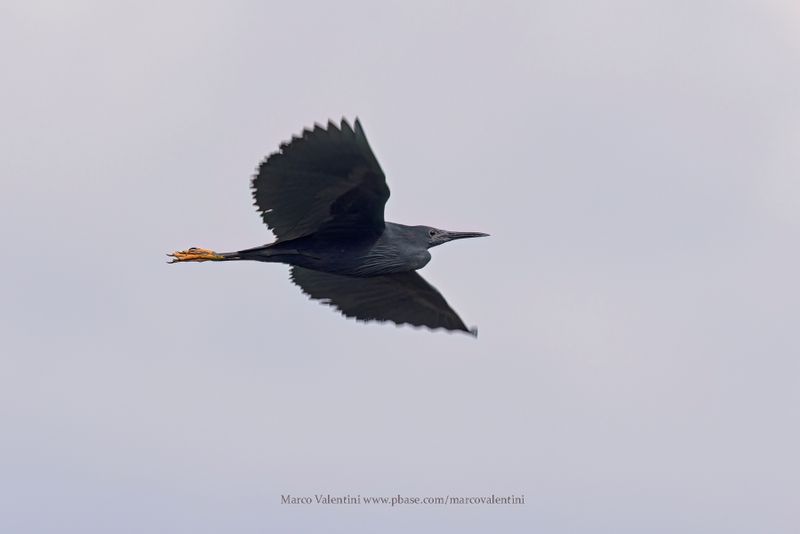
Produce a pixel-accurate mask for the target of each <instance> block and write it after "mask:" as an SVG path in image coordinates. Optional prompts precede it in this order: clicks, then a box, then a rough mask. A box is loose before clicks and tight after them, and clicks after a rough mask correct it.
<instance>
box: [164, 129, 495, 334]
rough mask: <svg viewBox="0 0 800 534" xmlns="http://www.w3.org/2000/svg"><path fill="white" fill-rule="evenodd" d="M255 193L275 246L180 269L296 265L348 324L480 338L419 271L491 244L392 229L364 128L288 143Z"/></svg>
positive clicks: (199, 252)
mask: <svg viewBox="0 0 800 534" xmlns="http://www.w3.org/2000/svg"><path fill="white" fill-rule="evenodd" d="M252 187H253V198H254V199H255V205H256V206H257V207H258V209H259V211H260V212H261V216H262V217H263V219H264V222H265V223H266V224H267V226H269V228H270V229H271V230H272V231H273V233H274V234H275V237H276V240H275V242H273V243H270V244H268V245H264V246H260V247H255V248H251V249H247V250H241V251H238V252H226V253H219V254H218V253H216V252H213V251H210V250H206V249H198V248H191V249H189V250H186V251H181V252H175V253H174V254H171V256H172V257H173V258H174V260H173V262H184V261H231V260H255V261H263V262H277V263H286V264H289V265H291V266H292V281H293V282H294V283H295V284H297V285H298V286H300V288H301V289H302V290H303V292H305V293H306V294H307V295H309V296H310V297H311V298H313V299H318V300H321V301H322V302H324V303H326V304H330V305H331V306H334V307H335V308H337V309H338V310H339V311H341V312H342V313H343V314H344V315H346V316H347V317H354V318H356V319H358V320H362V321H372V320H375V321H392V322H395V323H397V324H402V323H408V324H411V325H416V326H427V327H429V328H445V329H448V330H462V331H464V332H470V333H472V334H476V333H477V331H476V330H475V329H471V330H470V329H468V328H467V327H466V326H465V325H464V322H463V321H462V320H461V319H460V318H459V317H458V315H457V314H456V313H455V311H453V309H452V308H450V306H449V305H448V304H447V302H446V301H445V300H444V298H443V297H442V295H441V294H440V293H439V292H438V291H436V289H434V288H433V287H432V286H431V285H430V284H428V283H427V282H426V281H425V280H424V279H423V278H422V277H421V276H420V275H419V274H417V273H416V272H414V271H416V270H417V269H420V268H422V267H424V266H425V265H426V264H427V263H428V262H429V261H430V259H431V255H430V253H429V252H428V249H429V248H431V247H434V246H437V245H440V244H442V243H446V242H448V241H452V240H454V239H460V238H466V237H480V236H485V235H486V234H482V233H477V232H448V231H446V230H439V229H437V228H432V227H430V226H406V225H402V224H396V223H390V222H385V221H384V219H383V209H384V205H385V204H386V201H387V200H388V198H389V188H388V187H387V185H386V177H385V176H384V174H383V171H382V170H381V167H380V165H379V164H378V161H377V160H376V159H375V156H374V155H373V154H372V150H371V149H370V147H369V143H368V142H367V138H366V136H365V135H364V130H363V129H362V128H361V123H360V122H359V121H358V119H356V121H355V124H354V127H352V128H351V127H350V125H349V124H348V123H347V121H345V120H342V123H341V126H339V127H337V126H336V125H335V124H333V123H332V122H329V123H328V127H327V129H326V128H323V127H322V126H319V125H317V126H315V127H314V129H313V130H305V131H304V132H303V134H302V135H301V136H300V137H293V138H292V140H291V141H289V142H288V143H283V144H282V145H281V146H280V151H279V152H276V153H274V154H272V155H271V156H269V157H268V158H266V159H265V160H264V161H263V162H262V163H261V165H260V166H259V168H258V173H257V174H256V176H255V177H254V178H253V182H252Z"/></svg>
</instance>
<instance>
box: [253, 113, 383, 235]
mask: <svg viewBox="0 0 800 534" xmlns="http://www.w3.org/2000/svg"><path fill="white" fill-rule="evenodd" d="M354 126H355V127H354V128H353V127H351V126H350V124H348V123H347V121H345V120H342V122H341V125H340V126H337V125H336V124H334V123H333V122H329V123H328V126H327V128H325V127H323V126H320V125H319V124H317V125H315V126H314V128H313V129H311V130H309V129H305V130H303V133H302V134H301V135H300V136H299V137H298V136H294V137H292V139H291V141H289V142H286V143H283V144H281V145H280V150H279V151H278V152H276V153H274V154H272V155H270V156H269V157H267V158H266V159H265V160H264V161H263V162H262V163H261V164H260V165H259V168H258V172H257V174H256V175H255V176H254V177H253V181H252V189H253V199H254V200H255V205H256V206H257V207H258V210H259V211H260V212H261V216H262V218H263V219H264V222H265V223H266V224H267V226H269V228H270V229H271V230H272V231H273V232H274V233H275V236H276V238H277V240H278V241H288V240H290V239H296V238H298V237H302V236H306V235H310V234H312V233H316V232H338V233H356V234H363V233H371V234H380V233H381V232H382V231H383V228H384V218H383V210H384V206H385V204H386V201H387V200H388V198H389V188H388V186H387V185H386V177H385V176H384V174H383V170H381V167H380V165H379V164H378V161H377V160H376V159H375V155H374V154H373V153H372V149H371V148H370V146H369V143H368V142H367V137H366V135H365V134H364V130H363V129H362V127H361V123H360V122H359V121H358V119H356V121H355V125H354Z"/></svg>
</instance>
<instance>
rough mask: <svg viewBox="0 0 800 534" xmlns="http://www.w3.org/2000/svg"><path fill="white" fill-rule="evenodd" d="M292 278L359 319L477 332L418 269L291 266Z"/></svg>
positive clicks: (326, 302)
mask: <svg viewBox="0 0 800 534" xmlns="http://www.w3.org/2000/svg"><path fill="white" fill-rule="evenodd" d="M292 281H293V282H294V283H295V284H297V285H298V286H300V289H302V290H303V292H304V293H305V294H307V295H309V296H310V297H311V298H312V299H317V300H320V301H322V302H323V303H324V304H328V305H330V306H333V307H335V308H336V309H338V310H339V311H340V312H342V314H343V315H345V316H347V317H355V318H356V319H357V320H359V321H365V322H366V321H392V322H394V323H397V324H402V323H407V324H411V325H415V326H427V327H428V328H446V329H447V330H462V331H464V332H468V333H470V334H472V335H474V336H477V335H478V331H477V330H476V329H472V330H470V329H468V328H467V327H466V325H465V324H464V322H463V321H462V320H461V318H460V317H459V316H458V314H457V313H456V312H455V311H453V309H452V308H451V307H450V306H449V305H448V304H447V301H446V300H444V297H442V295H441V293H439V292H438V291H436V289H435V288H434V287H433V286H431V285H430V284H429V283H428V282H426V281H425V280H424V279H423V278H422V277H421V276H420V275H419V274H417V273H416V272H415V271H411V272H405V273H395V274H388V275H383V276H372V277H355V276H342V275H337V274H330V273H324V272H320V271H313V270H311V269H305V268H303V267H292Z"/></svg>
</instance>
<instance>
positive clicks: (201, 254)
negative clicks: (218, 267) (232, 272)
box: [167, 247, 225, 263]
mask: <svg viewBox="0 0 800 534" xmlns="http://www.w3.org/2000/svg"><path fill="white" fill-rule="evenodd" d="M167 256H170V257H171V258H173V259H172V260H171V261H170V262H169V263H178V262H182V261H222V260H224V259H225V257H224V256H221V255H219V254H217V253H216V252H214V251H213V250H208V249H205V248H197V247H192V248H190V249H188V250H179V251H176V252H173V253H172V254H167Z"/></svg>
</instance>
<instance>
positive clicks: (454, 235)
mask: <svg viewBox="0 0 800 534" xmlns="http://www.w3.org/2000/svg"><path fill="white" fill-rule="evenodd" d="M488 236H489V234H484V233H481V232H447V233H446V234H444V236H443V237H444V238H445V240H446V241H453V240H455V239H466V238H467V237H488Z"/></svg>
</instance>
